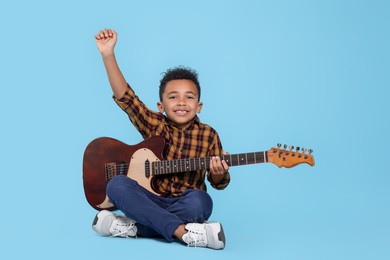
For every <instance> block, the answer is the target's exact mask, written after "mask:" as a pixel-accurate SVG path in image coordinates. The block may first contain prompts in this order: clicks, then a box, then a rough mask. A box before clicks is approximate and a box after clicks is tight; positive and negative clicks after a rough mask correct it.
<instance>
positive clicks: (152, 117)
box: [114, 85, 230, 196]
mask: <svg viewBox="0 0 390 260" xmlns="http://www.w3.org/2000/svg"><path fill="white" fill-rule="evenodd" d="M114 100H115V102H116V103H117V104H118V105H119V107H121V108H122V110H123V111H125V112H126V113H127V114H128V116H129V118H130V121H131V122H132V123H133V124H134V126H135V127H136V129H137V130H138V131H139V132H140V133H141V135H142V137H143V138H144V139H146V138H148V137H151V136H154V135H158V136H162V137H164V138H165V140H166V144H167V147H166V154H165V159H167V160H172V159H181V158H194V157H206V156H213V155H221V154H222V144H221V141H220V139H219V136H218V133H217V132H216V131H215V130H214V129H213V128H212V127H211V126H209V125H207V124H203V123H201V122H200V120H199V118H198V117H197V116H195V118H194V119H193V121H192V123H191V124H190V126H188V127H187V128H185V129H180V128H178V127H176V126H175V124H174V123H173V122H171V121H170V120H169V119H168V118H167V117H166V116H165V115H163V114H162V113H158V112H155V111H152V110H150V109H148V108H147V107H146V105H145V104H144V103H143V102H142V101H141V100H140V99H139V98H138V96H137V95H136V94H135V93H134V91H133V90H132V88H131V87H130V86H129V85H128V89H127V91H126V93H125V95H124V96H123V97H122V98H121V99H119V100H118V99H116V98H115V97H114ZM157 178H158V180H157V183H158V185H157V186H158V187H159V192H160V193H161V194H163V195H164V196H169V195H172V196H179V195H181V194H182V193H183V191H185V190H187V189H201V190H204V191H206V190H207V188H206V185H205V178H206V170H202V171H192V172H184V173H178V174H169V175H164V176H162V177H161V176H158V177H157ZM207 179H208V181H209V182H210V184H211V186H212V187H214V188H215V189H218V190H222V189H224V188H226V187H227V185H228V184H229V182H230V174H229V173H225V175H224V178H223V180H222V181H221V182H220V183H218V184H215V183H213V182H212V180H211V177H210V174H207Z"/></svg>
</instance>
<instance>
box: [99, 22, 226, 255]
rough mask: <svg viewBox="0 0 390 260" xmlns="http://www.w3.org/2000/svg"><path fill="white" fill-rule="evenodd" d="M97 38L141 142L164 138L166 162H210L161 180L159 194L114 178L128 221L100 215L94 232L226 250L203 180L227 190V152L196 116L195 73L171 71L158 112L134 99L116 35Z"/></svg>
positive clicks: (111, 191)
mask: <svg viewBox="0 0 390 260" xmlns="http://www.w3.org/2000/svg"><path fill="white" fill-rule="evenodd" d="M95 40H96V44H97V47H98V49H99V51H100V53H101V55H102V59H103V63H104V65H105V68H106V72H107V75H108V79H109V82H110V85H111V88H112V90H113V93H114V100H115V102H116V103H117V104H118V105H119V106H120V107H121V108H122V109H123V110H124V111H125V112H126V113H127V114H128V116H129V118H130V120H131V122H132V123H133V124H134V126H135V127H136V128H137V130H138V131H139V132H140V133H141V135H142V136H143V138H148V137H150V136H153V135H159V136H162V137H164V138H165V140H166V144H167V149H166V154H165V156H166V159H167V160H172V159H180V158H190V157H205V156H211V161H210V169H209V171H208V174H207V176H206V171H197V172H185V173H180V174H171V175H165V176H163V177H159V178H158V180H157V184H158V186H157V187H158V189H159V193H160V194H162V195H161V196H158V195H156V194H153V193H151V192H150V191H148V190H146V189H145V188H143V187H142V186H141V185H139V184H138V183H137V182H136V181H134V180H132V179H130V178H129V177H127V176H123V175H121V176H116V177H114V178H112V179H111V181H110V182H109V183H108V185H107V196H108V197H109V198H110V201H111V202H112V203H113V204H114V205H115V206H116V207H117V208H118V209H119V210H121V211H122V212H123V213H124V214H125V215H126V217H125V216H118V215H114V214H113V213H111V212H110V211H106V210H103V211H100V212H99V213H98V214H97V215H96V217H95V220H94V222H93V225H92V227H93V229H94V230H95V231H96V232H98V233H100V234H102V235H111V236H121V237H135V236H137V235H138V236H143V237H156V236H163V237H164V238H165V239H167V240H168V241H174V240H175V238H177V239H179V240H180V241H182V242H184V243H186V244H187V245H189V246H198V247H199V246H203V247H209V248H213V249H222V248H224V247H225V236H224V233H223V229H222V225H221V224H220V223H217V222H206V220H207V219H208V218H209V217H210V215H211V212H212V205H213V202H212V199H211V197H210V196H209V195H208V194H207V192H206V185H205V182H204V181H205V179H206V178H207V180H208V181H209V182H210V184H211V186H212V187H214V188H216V189H224V188H226V186H227V185H228V184H229V182H230V174H229V172H228V169H229V167H228V165H227V163H226V162H225V161H223V160H222V161H221V159H220V157H219V156H220V155H221V154H222V153H223V150H222V145H221V142H220V139H219V136H218V134H217V132H216V131H215V130H214V129H213V128H212V127H210V126H208V125H206V124H202V123H201V122H200V121H199V118H198V117H197V115H196V113H199V112H200V111H201V109H202V105H203V104H202V102H200V86H199V82H198V78H197V74H196V72H195V71H193V70H191V69H187V68H182V67H179V68H174V69H171V70H168V71H167V72H166V74H165V75H164V76H163V78H162V79H161V82H160V101H159V102H158V103H157V108H158V110H159V113H158V112H154V111H152V110H150V109H148V108H147V107H146V106H145V105H144V104H143V103H142V102H141V101H140V99H139V98H138V97H137V96H136V95H135V93H134V91H133V90H132V88H131V87H130V86H129V85H128V84H127V81H126V80H125V78H124V77H123V75H122V73H121V71H120V69H119V67H118V64H117V62H116V58H115V54H114V47H115V44H116V42H117V33H116V32H115V31H114V30H111V29H104V30H102V31H100V32H99V33H98V34H97V35H95ZM163 113H165V115H164V114H163ZM155 178H156V177H155Z"/></svg>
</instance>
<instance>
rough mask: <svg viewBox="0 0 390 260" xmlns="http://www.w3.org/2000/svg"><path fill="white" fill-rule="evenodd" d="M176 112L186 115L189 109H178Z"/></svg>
mask: <svg viewBox="0 0 390 260" xmlns="http://www.w3.org/2000/svg"><path fill="white" fill-rule="evenodd" d="M175 113H176V114H178V115H185V114H187V113H188V111H186V110H176V111H175Z"/></svg>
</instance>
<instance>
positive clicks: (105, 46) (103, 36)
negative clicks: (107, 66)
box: [95, 29, 118, 55]
mask: <svg viewBox="0 0 390 260" xmlns="http://www.w3.org/2000/svg"><path fill="white" fill-rule="evenodd" d="M117 39H118V34H117V33H116V32H115V31H114V30H112V29H104V30H101V31H100V32H99V33H98V34H96V35H95V41H96V45H97V47H98V49H99V51H100V53H101V54H102V55H109V54H112V53H113V52H114V48H115V44H116V42H117Z"/></svg>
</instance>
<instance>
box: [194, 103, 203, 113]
mask: <svg viewBox="0 0 390 260" xmlns="http://www.w3.org/2000/svg"><path fill="white" fill-rule="evenodd" d="M202 107H203V103H202V102H198V107H197V108H196V112H197V113H200V111H201V110H202Z"/></svg>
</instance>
